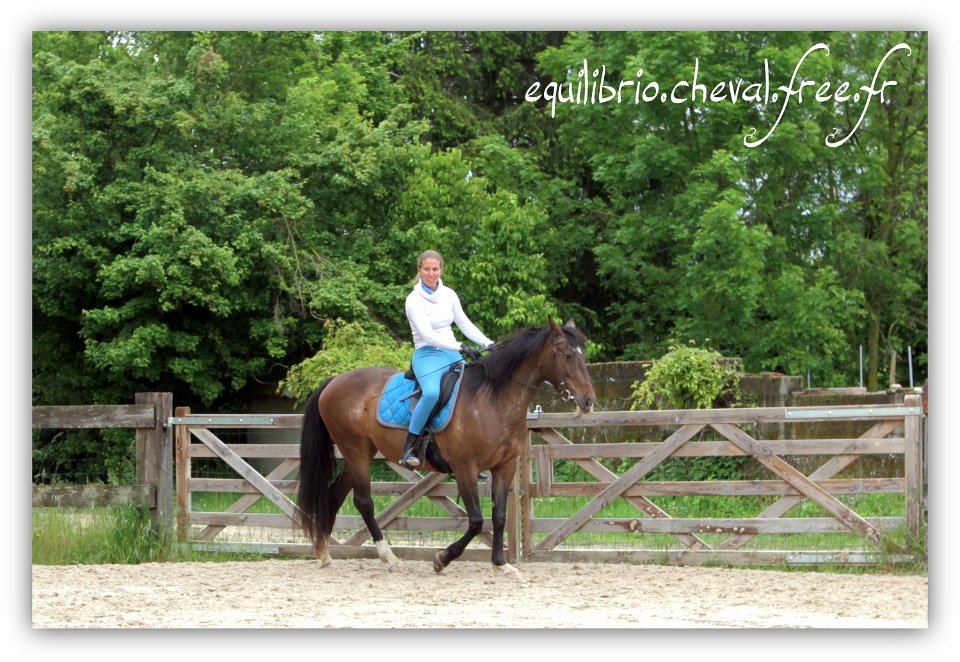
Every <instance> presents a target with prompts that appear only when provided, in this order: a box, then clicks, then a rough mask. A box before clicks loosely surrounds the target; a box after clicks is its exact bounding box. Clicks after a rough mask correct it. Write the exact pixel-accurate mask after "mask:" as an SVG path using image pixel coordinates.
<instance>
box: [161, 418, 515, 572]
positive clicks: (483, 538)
mask: <svg viewBox="0 0 960 662" xmlns="http://www.w3.org/2000/svg"><path fill="white" fill-rule="evenodd" d="M171 423H173V424H174V425H175V426H176V457H177V461H176V467H177V481H176V484H177V538H178V540H180V541H181V542H182V543H186V544H191V545H200V546H201V547H202V548H214V549H228V550H229V549H238V550H243V551H261V552H267V553H273V554H283V555H286V556H312V555H313V553H314V552H313V547H312V545H310V544H308V543H306V542H303V541H296V540H291V538H300V537H301V536H300V535H299V527H298V526H297V525H296V523H295V519H294V518H295V508H296V506H295V505H294V503H293V501H292V500H291V499H290V495H293V494H295V493H296V491H297V488H298V486H299V481H297V480H296V479H295V478H293V476H294V474H296V472H297V471H298V470H299V466H300V445H299V444H283V443H279V444H270V443H241V444H230V443H225V442H224V441H222V440H221V439H220V438H219V437H218V436H217V435H218V434H220V435H221V436H223V435H222V432H221V431H229V430H231V429H245V430H254V429H257V430H263V429H272V430H283V429H299V428H300V426H301V424H302V416H301V415H299V414H282V415H242V416H234V415H227V414H196V415H193V414H191V413H190V409H189V408H186V407H180V408H177V410H176V416H175V417H174V418H172V419H171ZM335 455H336V457H337V458H340V452H339V450H338V449H335ZM209 458H219V459H220V460H221V461H222V462H223V463H224V464H226V465H227V467H228V468H229V470H230V472H231V473H233V474H235V477H230V478H222V477H216V478H211V477H194V476H193V467H194V462H195V461H196V460H203V459H209ZM262 459H273V460H280V463H279V464H278V465H277V466H276V467H275V468H273V469H272V470H270V471H269V472H267V473H261V472H259V471H257V470H256V469H255V468H254V466H253V465H252V464H251V463H250V462H248V460H262ZM374 459H375V461H378V462H382V463H385V464H386V465H387V466H389V467H390V469H391V470H392V471H393V472H394V473H395V474H396V475H397V477H398V478H399V479H400V480H397V481H388V482H374V483H373V484H372V486H371V490H372V493H373V495H374V496H385V495H388V496H393V497H396V498H395V499H394V500H393V501H392V502H391V503H390V504H389V505H388V506H387V507H386V508H384V509H381V510H379V511H378V512H377V513H376V515H377V522H378V523H379V525H380V528H381V529H382V530H383V531H384V532H385V533H386V534H387V537H388V539H389V538H390V537H391V534H393V535H396V533H397V532H398V531H403V532H408V533H409V532H459V531H463V530H465V529H466V526H467V521H468V518H467V512H466V510H464V509H463V507H461V506H460V505H459V504H458V503H457V502H456V499H457V497H458V496H459V494H458V491H457V486H456V484H454V483H449V482H443V481H444V479H445V478H446V476H445V475H444V474H437V473H424V474H421V473H420V472H417V471H413V470H410V469H407V468H405V467H402V466H400V465H398V464H394V463H392V462H388V461H387V460H386V459H385V458H383V457H382V456H381V455H380V454H379V453H378V454H377V456H376V457H375V458H374ZM198 492H206V493H209V492H214V493H225V492H226V493H234V494H235V495H236V496H237V498H236V500H234V502H233V503H232V504H230V505H229V506H227V507H226V509H225V510H223V511H219V512H209V511H197V510H195V509H194V499H193V495H194V494H195V493H198ZM479 492H480V496H490V487H489V485H486V484H483V485H481V486H480V490H479ZM421 498H424V499H428V500H429V501H431V502H432V503H433V504H435V505H436V506H437V507H438V508H439V509H440V510H442V511H443V512H445V513H446V515H440V516H417V517H415V516H409V515H405V514H404V513H405V511H406V510H407V509H408V508H409V507H410V506H411V505H413V504H414V503H415V502H416V501H418V500H419V499H421ZM261 499H265V500H266V501H268V502H269V503H271V504H272V505H273V507H275V509H277V510H279V511H280V512H279V513H257V512H250V509H251V508H252V507H253V506H254V505H255V504H256V503H257V502H258V501H260V500H261ZM508 511H509V512H508V520H510V522H509V523H508V529H509V530H512V531H517V530H518V527H517V526H516V516H517V512H518V511H517V506H516V500H515V498H511V500H510V507H509V508H508ZM511 518H512V519H511ZM511 526H512V529H511V528H509V527H511ZM227 527H236V529H239V530H245V531H247V532H249V531H254V530H256V529H262V528H272V529H287V532H288V534H292V535H288V536H287V540H284V541H281V542H275V541H269V540H266V541H259V542H258V541H250V540H244V541H241V542H236V541H224V540H223V535H222V534H224V532H225V530H226V529H227ZM334 528H335V531H339V532H341V533H342V534H343V535H342V539H337V538H336V537H334V539H333V541H332V542H333V547H332V549H331V555H332V556H333V557H334V558H349V557H375V556H376V553H375V551H374V550H373V548H372V547H370V546H369V545H364V543H365V542H367V541H368V539H369V533H368V532H367V528H366V526H365V524H364V523H363V521H362V519H361V518H360V517H359V516H351V515H343V514H340V515H338V516H337V519H336V524H335V527H334ZM338 535H340V534H339V533H338ZM243 537H247V536H243ZM454 537H457V536H453V537H451V538H450V542H452V540H453V539H454ZM215 540H217V542H214V541H215ZM492 542H493V534H492V523H491V521H490V518H489V517H487V518H486V519H485V521H484V527H483V530H482V531H481V532H480V534H479V535H478V536H477V542H476V543H475V544H472V546H471V547H470V548H468V549H467V550H466V551H465V552H464V558H467V559H472V560H480V559H485V560H489V555H490V552H489V550H484V549H483V548H482V546H483V545H486V546H488V547H489V546H490V545H492ZM518 547H519V543H518V541H517V539H516V535H515V534H514V535H512V536H511V535H509V533H508V536H507V557H508V560H512V561H516V559H517V550H518ZM393 549H394V552H395V553H396V554H397V555H398V556H400V557H401V558H407V559H417V560H431V559H432V558H433V555H434V554H436V552H437V551H438V549H437V548H436V547H425V546H416V547H414V546H403V545H394V547H393Z"/></svg>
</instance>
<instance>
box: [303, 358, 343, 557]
mask: <svg viewBox="0 0 960 662" xmlns="http://www.w3.org/2000/svg"><path fill="white" fill-rule="evenodd" d="M330 379H333V378H332V377H331V378H330ZM330 379H327V380H326V381H325V382H323V383H322V384H321V385H320V388H318V389H317V390H316V391H314V393H313V394H312V395H311V396H310V399H309V400H307V406H306V408H305V409H304V411H303V430H302V431H301V433H300V487H299V489H298V490H297V506H298V512H297V515H298V518H297V519H298V522H297V523H298V524H299V525H300V526H301V527H302V528H303V531H304V533H306V534H307V536H308V537H309V538H310V540H311V541H313V545H314V547H316V548H317V549H318V550H320V549H323V548H324V547H325V545H326V537H327V536H328V535H329V534H330V532H331V531H332V530H333V522H334V518H335V517H336V513H331V512H330V510H331V499H330V485H331V483H332V482H333V480H334V478H335V476H334V473H335V471H336V460H335V459H334V455H333V439H332V438H331V437H330V432H329V431H328V430H327V426H326V424H325V423H324V422H323V419H322V418H321V417H320V409H319V408H318V407H317V401H318V400H319V399H320V394H321V393H323V389H325V388H326V387H327V385H328V384H329V383H330Z"/></svg>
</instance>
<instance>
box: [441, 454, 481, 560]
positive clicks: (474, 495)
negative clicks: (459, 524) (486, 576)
mask: <svg viewBox="0 0 960 662" xmlns="http://www.w3.org/2000/svg"><path fill="white" fill-rule="evenodd" d="M454 476H455V477H456V479H457V488H458V489H459V490H460V497H461V498H462V499H463V505H464V506H465V507H466V509H467V522H468V523H467V532H466V533H464V534H463V537H461V538H460V539H459V540H457V541H455V542H454V543H453V544H452V545H450V546H449V547H447V548H446V549H444V550H442V551H439V552H437V555H436V556H435V557H434V558H433V569H434V570H435V571H437V572H442V571H443V569H444V568H446V567H447V566H448V565H449V564H450V562H451V561H453V560H454V559H456V558H458V557H459V556H460V555H461V554H463V550H464V549H466V547H467V545H469V544H470V541H471V540H473V539H474V537H476V535H477V534H478V533H480V530H481V529H482V528H483V513H482V512H481V510H480V495H479V493H478V489H477V471H476V469H475V468H474V467H469V468H467V469H462V468H458V469H457V470H456V471H455V472H454Z"/></svg>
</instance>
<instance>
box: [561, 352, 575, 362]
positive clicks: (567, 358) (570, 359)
mask: <svg viewBox="0 0 960 662" xmlns="http://www.w3.org/2000/svg"><path fill="white" fill-rule="evenodd" d="M563 358H565V359H566V360H568V361H572V360H573V354H570V353H569V352H567V353H566V354H565V355H564V357H563Z"/></svg>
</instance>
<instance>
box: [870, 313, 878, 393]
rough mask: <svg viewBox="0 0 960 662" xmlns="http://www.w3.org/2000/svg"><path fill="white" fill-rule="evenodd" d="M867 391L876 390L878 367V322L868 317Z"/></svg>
mask: <svg viewBox="0 0 960 662" xmlns="http://www.w3.org/2000/svg"><path fill="white" fill-rule="evenodd" d="M867 325H868V328H867V348H868V350H867V391H869V392H871V393H872V392H874V391H876V390H877V372H878V370H877V367H878V366H879V365H880V320H878V319H877V318H876V316H874V315H870V319H869V320H868V322H867Z"/></svg>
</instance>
